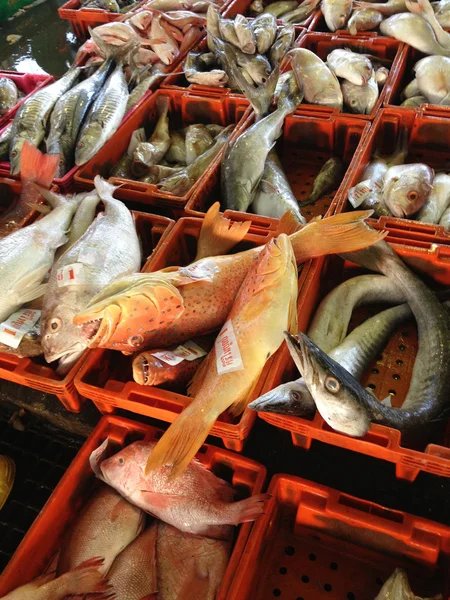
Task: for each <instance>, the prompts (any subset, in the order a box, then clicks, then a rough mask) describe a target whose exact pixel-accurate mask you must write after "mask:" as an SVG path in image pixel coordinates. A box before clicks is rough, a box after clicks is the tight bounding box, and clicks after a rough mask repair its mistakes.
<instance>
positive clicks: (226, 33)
mask: <svg viewBox="0 0 450 600" xmlns="http://www.w3.org/2000/svg"><path fill="white" fill-rule="evenodd" d="M219 32H220V37H221V38H222V40H223V41H224V42H229V43H230V44H233V46H235V47H236V48H239V49H241V45H240V42H239V38H238V36H237V33H236V29H235V27H234V21H233V20H232V19H220V21H219Z"/></svg>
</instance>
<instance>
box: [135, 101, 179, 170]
mask: <svg viewBox="0 0 450 600" xmlns="http://www.w3.org/2000/svg"><path fill="white" fill-rule="evenodd" d="M169 102H170V99H169V97H168V96H160V97H159V98H158V99H157V101H156V106H157V110H158V115H159V116H158V120H157V122H156V125H155V129H154V131H153V133H152V135H151V137H150V138H149V140H148V142H142V143H140V144H138V145H137V146H136V148H135V150H134V152H133V164H132V166H131V171H132V173H133V174H134V175H138V176H139V174H138V173H137V172H136V167H137V166H138V165H139V164H140V165H143V166H144V172H147V168H146V167H151V166H153V165H157V164H158V163H159V161H160V160H162V159H163V158H164V156H165V154H166V152H167V151H168V149H169V148H170V134H169V116H168V112H169Z"/></svg>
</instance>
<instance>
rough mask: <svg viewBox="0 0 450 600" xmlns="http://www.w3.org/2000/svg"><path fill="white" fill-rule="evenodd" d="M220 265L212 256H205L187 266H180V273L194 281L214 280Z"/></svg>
mask: <svg viewBox="0 0 450 600" xmlns="http://www.w3.org/2000/svg"><path fill="white" fill-rule="evenodd" d="M218 271H219V267H218V266H217V265H216V263H215V261H214V260H212V259H211V258H204V259H202V260H199V261H197V262H195V263H193V264H192V265H188V266H187V267H180V269H179V273H180V275H182V276H184V277H189V279H193V280H194V281H213V280H214V275H215V274H216V273H217V272H218Z"/></svg>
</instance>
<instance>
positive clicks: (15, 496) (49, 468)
mask: <svg viewBox="0 0 450 600" xmlns="http://www.w3.org/2000/svg"><path fill="white" fill-rule="evenodd" d="M12 413H13V410H12V409H10V408H9V407H7V406H6V405H0V454H4V455H6V456H9V457H10V458H12V459H13V460H14V462H15V464H16V479H15V482H14V486H13V489H12V491H11V494H10V496H9V498H8V500H7V501H6V504H5V505H4V507H3V508H2V510H1V511H0V573H1V572H2V571H3V569H4V568H5V567H6V565H7V563H8V561H9V559H10V558H11V556H12V555H13V554H14V552H15V550H16V548H17V546H18V545H19V544H20V542H21V541H22V538H23V536H24V535H25V533H26V532H27V530H28V529H29V527H30V526H31V524H32V523H33V521H34V520H35V518H36V517H37V516H38V514H39V512H40V510H41V509H42V507H43V506H44V504H45V503H46V502H47V500H48V498H49V497H50V494H51V493H52V492H53V490H54V488H55V487H56V485H57V483H58V482H59V480H60V479H61V477H62V476H63V475H64V472H65V470H66V469H67V467H68V466H69V465H70V463H71V462H72V460H73V459H74V457H75V455H76V454H77V452H78V451H79V449H80V448H81V445H82V444H83V442H84V439H83V438H81V437H78V436H74V435H72V434H70V433H68V432H65V431H62V430H60V429H56V428H53V427H51V426H50V425H48V424H47V423H45V422H44V421H41V420H39V419H36V418H35V417H33V416H32V415H29V414H27V417H26V420H25V431H17V430H16V429H14V428H13V427H12V426H11V425H9V424H8V420H9V418H10V417H11V415H12Z"/></svg>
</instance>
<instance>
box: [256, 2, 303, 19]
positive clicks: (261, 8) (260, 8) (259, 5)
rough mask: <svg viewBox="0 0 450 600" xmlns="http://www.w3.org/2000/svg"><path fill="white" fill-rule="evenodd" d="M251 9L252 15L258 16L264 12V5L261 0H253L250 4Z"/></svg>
mask: <svg viewBox="0 0 450 600" xmlns="http://www.w3.org/2000/svg"><path fill="white" fill-rule="evenodd" d="M295 1H297V0H295ZM249 10H250V14H251V15H252V17H257V16H258V15H260V14H261V13H262V12H264V5H263V3H262V2H261V0H253V2H252V3H251V4H250V7H249Z"/></svg>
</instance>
